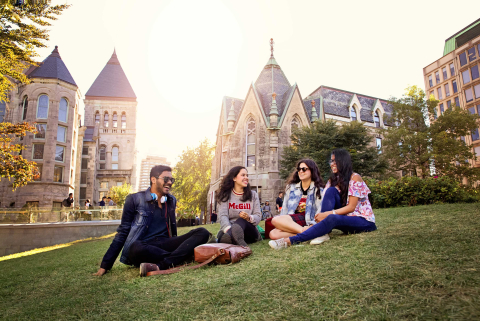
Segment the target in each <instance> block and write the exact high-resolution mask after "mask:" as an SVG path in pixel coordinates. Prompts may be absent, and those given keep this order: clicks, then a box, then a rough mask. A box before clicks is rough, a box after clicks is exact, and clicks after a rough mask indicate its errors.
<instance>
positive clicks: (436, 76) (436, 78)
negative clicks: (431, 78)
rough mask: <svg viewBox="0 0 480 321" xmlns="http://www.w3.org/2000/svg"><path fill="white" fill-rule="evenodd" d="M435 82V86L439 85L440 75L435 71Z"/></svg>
mask: <svg viewBox="0 0 480 321" xmlns="http://www.w3.org/2000/svg"><path fill="white" fill-rule="evenodd" d="M435 80H436V82H437V85H438V84H439V83H440V73H439V72H438V71H437V72H435Z"/></svg>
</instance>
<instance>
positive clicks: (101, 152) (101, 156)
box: [100, 146, 105, 161]
mask: <svg viewBox="0 0 480 321" xmlns="http://www.w3.org/2000/svg"><path fill="white" fill-rule="evenodd" d="M100 160H101V161H104V160H105V146H102V147H100Z"/></svg>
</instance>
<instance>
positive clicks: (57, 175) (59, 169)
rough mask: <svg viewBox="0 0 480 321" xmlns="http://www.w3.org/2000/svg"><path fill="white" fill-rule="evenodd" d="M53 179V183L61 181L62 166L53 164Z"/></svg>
mask: <svg viewBox="0 0 480 321" xmlns="http://www.w3.org/2000/svg"><path fill="white" fill-rule="evenodd" d="M53 181H54V182H55V183H63V167H62V166H55V168H54V169H53Z"/></svg>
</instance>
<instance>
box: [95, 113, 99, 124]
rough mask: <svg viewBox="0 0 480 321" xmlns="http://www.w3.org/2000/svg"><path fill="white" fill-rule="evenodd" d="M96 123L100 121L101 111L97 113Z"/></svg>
mask: <svg viewBox="0 0 480 321" xmlns="http://www.w3.org/2000/svg"><path fill="white" fill-rule="evenodd" d="M95 123H96V124H99V123H100V113H99V112H98V111H97V112H96V113H95Z"/></svg>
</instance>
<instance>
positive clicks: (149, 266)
mask: <svg viewBox="0 0 480 321" xmlns="http://www.w3.org/2000/svg"><path fill="white" fill-rule="evenodd" d="M152 271H160V268H159V267H158V265H156V264H153V263H142V264H140V276H142V277H143V276H147V273H148V272H152Z"/></svg>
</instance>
